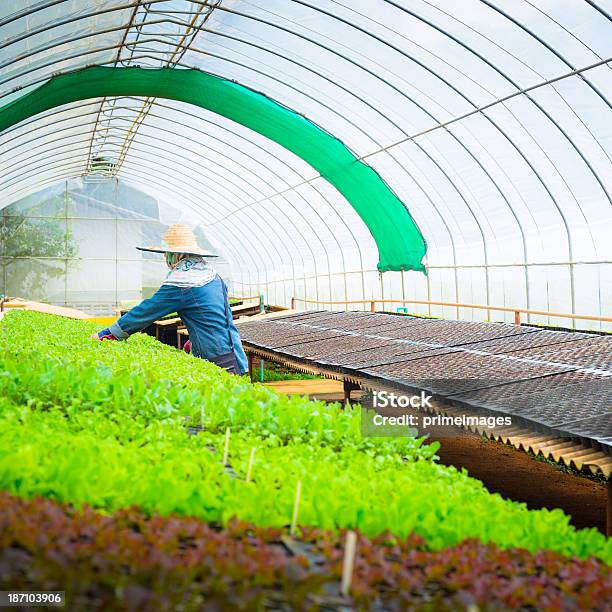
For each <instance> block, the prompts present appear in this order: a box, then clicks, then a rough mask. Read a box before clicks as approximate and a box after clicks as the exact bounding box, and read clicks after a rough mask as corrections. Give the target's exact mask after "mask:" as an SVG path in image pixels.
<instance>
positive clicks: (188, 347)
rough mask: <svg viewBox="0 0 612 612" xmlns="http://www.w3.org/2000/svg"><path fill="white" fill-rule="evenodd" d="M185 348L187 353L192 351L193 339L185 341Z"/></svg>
mask: <svg viewBox="0 0 612 612" xmlns="http://www.w3.org/2000/svg"><path fill="white" fill-rule="evenodd" d="M183 350H184V351H185V352H186V353H191V340H187V342H185V344H184V345H183Z"/></svg>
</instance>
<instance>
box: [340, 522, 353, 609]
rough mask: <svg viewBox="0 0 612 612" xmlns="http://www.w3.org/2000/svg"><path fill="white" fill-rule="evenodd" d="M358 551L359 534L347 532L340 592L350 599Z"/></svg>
mask: <svg viewBox="0 0 612 612" xmlns="http://www.w3.org/2000/svg"><path fill="white" fill-rule="evenodd" d="M356 549H357V534H356V533H355V532H354V531H347V532H346V544H345V546H344V559H343V561H342V585H341V588H340V592H341V593H342V595H344V597H348V594H349V591H350V590H351V582H352V581H353V567H354V565H355V551H356Z"/></svg>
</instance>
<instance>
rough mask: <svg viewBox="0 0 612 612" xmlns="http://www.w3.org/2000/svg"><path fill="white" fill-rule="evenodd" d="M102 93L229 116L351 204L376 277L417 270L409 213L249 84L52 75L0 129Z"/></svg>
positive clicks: (109, 72)
mask: <svg viewBox="0 0 612 612" xmlns="http://www.w3.org/2000/svg"><path fill="white" fill-rule="evenodd" d="M104 96H109V97H111V96H148V97H158V98H168V99H172V100H179V101H181V102H187V103H190V104H194V105H196V106H200V107H202V108H205V109H207V110H209V111H212V112H213V113H217V114H218V115H222V116H223V117H227V118H228V119H231V120H232V121H235V122H237V123H240V124H241V125H243V126H245V127H248V128H250V129H252V130H254V131H255V132H257V133H259V134H261V135H262V136H266V137H267V138H269V139H270V140H273V141H274V142H277V143H278V144H280V145H282V146H283V147H285V148H286V149H288V150H289V151H291V152H292V153H295V154H296V155H298V156H299V157H301V158H302V159H303V160H304V161H306V162H307V163H309V164H310V165H311V166H312V167H313V168H315V169H316V170H317V172H319V173H320V174H321V176H322V177H323V178H325V179H326V180H327V181H329V183H331V184H332V185H333V186H334V187H335V188H336V189H337V190H338V191H339V192H340V193H341V194H342V195H343V196H344V197H345V198H346V199H347V201H348V202H349V203H350V204H351V206H352V207H353V208H354V209H355V211H356V212H357V214H358V215H359V216H360V217H361V219H362V220H363V222H364V223H365V224H366V225H367V227H368V229H369V230H370V232H371V234H372V236H373V238H374V240H375V241H376V245H377V247H378V255H379V263H378V269H379V270H380V271H381V272H385V271H387V270H419V271H422V272H425V267H424V265H423V264H422V261H421V260H422V259H423V257H424V255H425V252H426V249H427V246H426V243H425V240H424V238H423V236H422V234H421V232H420V231H419V229H418V227H417V226H416V224H415V222H414V220H413V219H412V217H411V216H410V213H409V212H408V210H407V209H406V207H405V206H404V204H403V203H402V202H401V200H400V199H399V198H398V197H397V196H396V195H395V194H394V193H393V191H392V190H391V189H390V188H389V186H388V185H387V184H386V183H385V182H384V181H383V179H382V178H381V177H380V175H379V174H378V173H377V172H376V171H375V170H374V169H372V168H371V167H370V166H368V165H367V164H365V163H363V162H362V161H360V160H358V159H357V158H356V156H355V155H354V154H353V153H352V152H351V151H350V150H349V149H348V148H347V147H346V146H345V145H344V144H343V143H342V142H341V141H340V140H338V139H337V138H335V137H334V136H332V135H331V134H329V133H328V132H326V131H325V130H323V129H321V128H320V127H318V126H316V125H315V124H314V123H312V122H311V121H309V120H308V119H306V118H305V117H303V116H302V115H299V114H298V113H296V112H294V111H292V110H290V109H288V108H286V107H285V106H283V105H281V104H279V103H278V102H275V101H274V100H272V99H270V98H268V97H267V96H265V95H263V94H261V93H259V92H256V91H253V90H252V89H249V88H247V87H244V86H242V85H239V84H237V83H234V82H232V81H228V80H226V79H222V78H220V77H218V76H214V75H212V74H208V73H206V72H202V71H199V70H185V69H178V68H160V69H145V68H106V67H91V68H86V69H84V70H80V71H78V72H72V73H67V74H62V75H58V76H55V77H53V78H52V79H51V80H49V81H48V82H47V83H45V84H44V85H42V86H40V87H38V88H37V89H35V90H33V91H31V92H30V93H28V94H26V95H24V96H22V97H21V98H18V99H17V100H14V101H13V102H11V103H10V104H7V105H6V106H4V107H0V132H2V131H3V130H6V129H7V128H9V127H11V126H12V125H15V124H17V123H19V122H20V121H23V120H25V119H27V118H29V117H32V116H34V115H36V114H38V113H41V112H44V111H46V110H49V109H51V108H55V107H57V106H62V105H64V104H68V103H70V102H76V101H78V100H85V99H89V98H99V97H104Z"/></svg>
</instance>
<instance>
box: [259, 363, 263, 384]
mask: <svg viewBox="0 0 612 612" xmlns="http://www.w3.org/2000/svg"><path fill="white" fill-rule="evenodd" d="M263 381H264V360H263V359H260V360H259V382H263Z"/></svg>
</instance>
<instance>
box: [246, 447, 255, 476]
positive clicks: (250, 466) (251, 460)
mask: <svg viewBox="0 0 612 612" xmlns="http://www.w3.org/2000/svg"><path fill="white" fill-rule="evenodd" d="M254 460H255V447H253V448H252V449H251V455H250V456H249V467H247V473H246V482H251V476H252V474H253V461H254Z"/></svg>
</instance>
